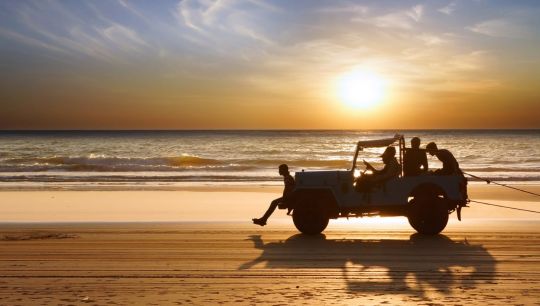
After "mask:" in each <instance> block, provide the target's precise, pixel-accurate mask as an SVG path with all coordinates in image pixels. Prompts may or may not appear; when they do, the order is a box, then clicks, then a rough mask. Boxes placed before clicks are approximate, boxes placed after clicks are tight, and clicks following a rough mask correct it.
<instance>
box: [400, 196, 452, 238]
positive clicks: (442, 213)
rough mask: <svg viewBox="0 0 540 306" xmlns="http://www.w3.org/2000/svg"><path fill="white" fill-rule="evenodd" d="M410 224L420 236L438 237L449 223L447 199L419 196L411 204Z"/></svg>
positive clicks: (409, 212) (408, 215)
mask: <svg viewBox="0 0 540 306" xmlns="http://www.w3.org/2000/svg"><path fill="white" fill-rule="evenodd" d="M407 218H408V219H409V224H410V225H411V226H412V227H413V228H414V229H415V230H416V231H417V232H419V233H420V234H425V235H437V234H438V233H440V232H442V230H444V228H445V227H446V224H447V223H448V208H447V207H446V205H445V199H443V198H440V197H438V196H419V197H415V198H414V199H412V200H411V201H410V202H409V211H408V214H407Z"/></svg>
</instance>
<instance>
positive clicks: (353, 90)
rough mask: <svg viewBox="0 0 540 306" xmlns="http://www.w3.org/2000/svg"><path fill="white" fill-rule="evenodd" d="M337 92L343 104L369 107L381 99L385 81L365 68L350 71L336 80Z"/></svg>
mask: <svg viewBox="0 0 540 306" xmlns="http://www.w3.org/2000/svg"><path fill="white" fill-rule="evenodd" d="M337 85H338V86H337V93H338V95H339V98H340V99H341V101H343V102H344V103H345V104H347V105H349V106H351V107H353V108H359V109H369V108H372V107H374V106H376V105H377V104H378V103H380V102H381V101H382V99H383V98H384V95H385V91H386V81H385V80H384V79H383V78H382V77H380V76H379V75H377V74H375V73H373V72H371V71H367V70H360V69H358V70H353V71H350V72H348V73H346V74H344V75H343V76H341V78H339V80H338V84H337Z"/></svg>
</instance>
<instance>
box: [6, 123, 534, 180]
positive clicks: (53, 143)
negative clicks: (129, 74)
mask: <svg viewBox="0 0 540 306" xmlns="http://www.w3.org/2000/svg"><path fill="white" fill-rule="evenodd" d="M396 133H399V134H403V135H404V136H405V138H406V142H407V146H409V145H410V138H412V137H414V136H418V137H420V138H421V140H422V145H421V147H425V145H426V144H427V143H428V142H431V141H434V142H436V143H437V145H438V146H439V148H445V149H448V150H450V151H451V152H452V153H453V154H454V155H455V156H456V158H457V160H458V162H459V163H460V166H461V168H462V169H463V170H464V171H466V172H469V173H472V174H474V175H478V176H481V177H485V178H487V179H491V180H496V181H501V182H515V183H519V184H524V183H538V182H540V130H414V131H413V130H408V131H399V130H385V131H341V130H330V131H322V130H316V131H306V130H301V131H282V130H280V131H274V130H272V131H247V130H241V131H236V130H235V131H1V132H0V188H18V187H21V188H22V187H28V186H34V187H35V186H38V187H40V188H49V187H50V188H69V187H73V186H79V187H81V186H93V187H94V188H101V187H115V186H116V187H118V186H124V187H137V186H144V187H147V188H152V187H163V186H182V185H231V184H257V185H278V184H280V177H279V175H278V171H277V168H278V166H279V165H280V164H282V163H286V164H288V165H289V167H290V169H291V171H292V172H294V171H301V170H306V171H307V170H345V169H350V168H351V164H352V159H353V155H354V150H355V146H356V143H357V142H358V141H359V140H368V139H378V138H388V137H392V136H393V135H394V134H396ZM383 150H384V148H371V149H366V150H364V151H363V152H361V153H360V157H359V159H360V160H361V159H365V160H367V161H370V162H372V163H374V164H375V166H377V165H378V166H380V165H381V160H380V157H379V155H380V154H381V153H382V151H383ZM428 160H429V164H430V168H437V167H440V166H441V165H440V163H439V162H438V160H437V159H436V158H435V157H430V156H428ZM360 166H363V165H362V164H361V163H360Z"/></svg>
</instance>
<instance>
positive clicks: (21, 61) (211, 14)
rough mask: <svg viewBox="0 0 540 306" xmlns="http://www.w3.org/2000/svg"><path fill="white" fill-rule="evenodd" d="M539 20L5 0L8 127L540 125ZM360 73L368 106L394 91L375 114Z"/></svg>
mask: <svg viewBox="0 0 540 306" xmlns="http://www.w3.org/2000/svg"><path fill="white" fill-rule="evenodd" d="M539 15H540V2H538V1H503V0H501V1H490V0H476V1H475V0H470V1H429V2H428V1H312V0H310V1H307V0H305V1H270V0H217V1H208V0H207V1H203V0H200V1H197V0H183V1H159V2H154V1H122V0H119V1H41V0H40V1H2V2H0V58H1V62H0V68H1V69H0V81H1V82H0V103H1V111H0V129H424V128H540V120H539V119H538V118H540V57H539V55H538V54H539V53H538V50H540V19H538V18H537V16H539ZM356 72H360V73H361V74H362V73H367V74H368V75H370V76H374V77H369V78H368V79H365V78H363V77H352V80H351V78H349V81H350V83H351V84H352V85H348V86H349V87H351V86H352V89H351V90H352V91H354V92H356V93H355V95H360V97H357V96H354V95H353V98H352V100H353V102H352V103H353V104H354V103H355V102H354V101H355V100H354V99H361V98H362V97H361V96H363V95H366V94H369V93H370V91H371V90H372V88H373V87H377V86H378V84H383V85H381V88H382V89H379V92H378V94H377V95H376V99H375V98H374V99H373V100H376V101H372V102H373V103H371V104H372V105H371V106H369V107H354V105H351V103H347V101H346V100H347V99H346V98H345V99H344V97H343V91H344V89H343V82H344V81H343V80H344V77H346V76H350V75H355V73H356ZM373 78H374V79H373ZM373 80H374V82H375V83H372V82H370V81H373ZM377 82H378V83H377ZM366 84H367V85H366ZM366 92H367V93H366Z"/></svg>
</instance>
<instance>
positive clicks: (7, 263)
mask: <svg viewBox="0 0 540 306" xmlns="http://www.w3.org/2000/svg"><path fill="white" fill-rule="evenodd" d="M471 191H472V194H475V193H476V194H481V193H480V191H478V190H476V191H473V190H472V189H471ZM275 192H279V191H278V190H275ZM275 192H274V191H272V192H266V191H265V192H257V191H255V192H253V191H250V192H247V193H246V192H242V191H223V190H221V191H214V192H210V193H209V192H205V193H202V192H199V191H197V192H189V191H177V192H146V191H144V192H128V191H124V192H80V191H79V192H0V200H2V201H1V203H2V205H3V207H2V210H3V216H2V223H0V275H1V278H0V305H43V304H44V305H47V304H49V305H80V304H89V305H130V304H140V305H181V304H184V305H214V304H227V305H256V304H269V305H316V304H319V305H364V304H365V305H384V304H388V305H396V304H402V305H540V302H539V301H540V219H539V218H538V217H537V216H538V215H533V214H526V213H522V212H512V211H508V210H504V209H500V208H490V207H482V206H479V205H477V206H473V207H471V208H468V209H466V210H464V220H463V221H462V222H458V221H457V220H455V215H454V214H453V215H452V216H451V221H450V223H449V225H448V226H447V228H446V230H445V231H444V232H443V234H444V235H439V236H435V237H425V236H420V235H415V234H414V232H413V230H412V229H411V228H410V227H409V225H408V224H407V221H406V219H405V218H363V219H351V220H344V219H342V220H337V221H334V220H333V221H331V222H330V225H329V227H328V229H327V230H326V231H325V234H324V235H320V236H315V237H309V236H303V235H300V234H298V232H297V231H296V230H295V228H294V226H293V225H292V221H291V220H290V218H289V217H287V216H285V215H284V212H283V211H278V212H277V213H276V215H275V216H273V217H272V219H271V220H270V222H269V225H268V226H266V227H264V228H262V227H259V226H255V225H252V224H250V221H249V218H250V217H253V216H257V215H259V214H261V213H262V212H263V211H264V209H266V207H267V204H268V202H267V201H268V200H270V199H272V198H273V197H275V195H276V194H275ZM496 192H499V191H495V190H494V189H493V192H489V190H488V191H487V192H486V193H485V194H486V195H488V196H489V195H493V193H496ZM216 199H219V201H220V202H217V201H216ZM478 199H480V197H479V196H478ZM486 200H489V197H487V198H486ZM490 201H494V202H496V203H499V204H506V205H511V206H516V207H526V208H530V209H534V208H536V209H538V205H539V204H538V203H539V202H535V201H534V199H532V198H514V197H512V196H511V195H509V194H505V195H504V196H502V198H501V197H497V198H496V199H494V200H490ZM6 203H10V204H12V205H8V204H6ZM216 203H217V204H219V205H221V206H217V204H216ZM89 205H90V206H89ZM223 205H226V206H227V209H223ZM128 208H131V209H128ZM25 218H26V219H25ZM25 220H32V221H34V222H31V223H29V222H27V221H25ZM47 220H49V223H47V222H46V221H47ZM99 220H101V221H111V220H112V221H128V220H132V221H153V222H133V223H125V222H96V221H99ZM201 220H206V222H201ZM83 221H88V222H83ZM156 221H160V222H156ZM164 221H174V222H164ZM50 222H52V223H50Z"/></svg>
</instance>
